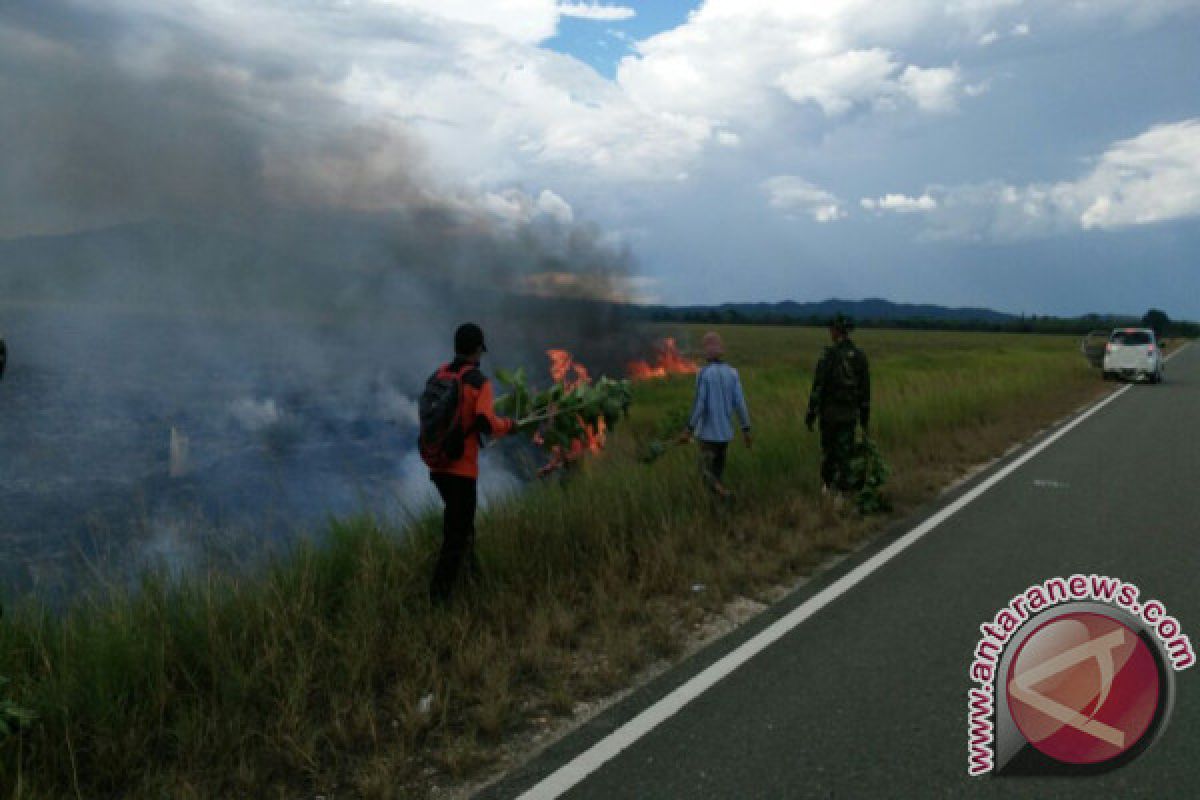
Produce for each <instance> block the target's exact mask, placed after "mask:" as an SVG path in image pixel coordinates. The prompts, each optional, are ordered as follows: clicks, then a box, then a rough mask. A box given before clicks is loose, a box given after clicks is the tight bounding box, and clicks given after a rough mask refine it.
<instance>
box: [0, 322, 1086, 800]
mask: <svg viewBox="0 0 1200 800" xmlns="http://www.w3.org/2000/svg"><path fill="white" fill-rule="evenodd" d="M672 332H674V333H676V334H678V336H679V338H680V341H681V343H682V344H683V345H684V346H685V347H686V346H687V345H689V344H692V345H695V344H698V341H699V337H700V334H701V333H702V331H701V330H699V329H696V328H679V329H672V330H669V331H667V330H660V331H659V333H672ZM722 332H723V334H724V335H725V337H726V340H727V344H728V347H729V359H730V361H731V362H732V363H733V364H734V365H735V366H737V367H739V369H740V371H741V374H742V376H743V380H744V383H745V387H746V393H747V397H748V401H749V404H750V410H751V414H752V417H753V421H754V428H755V435H756V439H755V443H754V448H753V450H752V451H747V450H746V449H745V448H744V447H742V446H741V443H740V442H738V443H735V444H734V445H733V446H732V447H731V455H730V464H729V468H728V472H727V479H728V483H729V485H730V486H731V487H733V488H734V489H735V490H737V493H738V498H737V502H736V504H734V505H733V506H732V507H724V506H720V507H718V506H716V505H714V504H712V503H711V502H709V501H708V500H707V498H706V497H705V495H704V493H703V492H702V489H701V486H700V481H699V477H698V473H697V467H696V463H695V453H694V451H693V450H692V449H691V448H683V447H680V448H675V449H673V450H672V451H671V452H670V453H669V454H668V455H667V456H665V457H664V458H662V459H661V460H659V461H658V462H656V463H655V464H653V465H649V466H647V465H643V464H640V463H638V461H637V458H636V456H637V453H638V450H639V447H641V446H642V444H644V441H645V439H646V438H647V437H649V436H650V435H651V433H652V431H653V430H654V429H655V427H656V425H657V424H658V422H659V420H660V419H661V418H662V417H663V416H664V415H665V414H668V413H669V412H671V411H672V410H675V409H678V408H685V407H686V406H687V405H688V403H689V402H690V396H691V390H692V379H690V378H687V377H683V378H675V379H670V380H666V381H659V382H650V383H644V384H638V385H637V389H636V400H635V404H634V408H633V413H632V416H631V418H630V421H629V424H628V425H626V426H625V427H623V428H622V429H620V430H619V431H618V432H617V434H616V435H615V436H614V437H612V439H611V441H610V446H609V449H608V451H607V452H606V453H605V454H603V455H602V456H600V457H598V458H596V459H594V460H593V461H592V462H590V463H588V464H586V465H584V466H583V467H581V468H580V469H579V470H578V474H576V475H574V476H572V478H571V479H570V480H569V481H566V482H563V483H561V484H559V483H557V482H555V483H546V484H543V485H535V486H532V487H530V489H529V490H528V491H527V492H525V493H523V494H522V495H520V496H519V497H517V498H515V499H514V500H513V501H511V502H510V503H508V504H506V505H503V506H500V507H495V508H492V509H491V510H490V511H489V512H488V513H487V514H486V515H484V516H483V518H482V519H481V521H480V522H481V524H480V527H479V548H480V555H481V560H482V561H483V564H484V570H485V580H484V582H483V583H482V584H481V585H479V586H477V587H475V588H474V589H473V590H472V592H471V594H470V596H469V597H467V598H466V600H465V602H461V603H460V604H458V605H457V606H455V607H453V608H451V609H449V610H446V611H434V610H431V609H430V608H429V606H428V601H427V600H426V587H427V581H428V576H429V572H430V565H431V559H432V555H433V553H434V550H435V548H436V545H437V537H438V532H437V523H436V521H435V520H433V519H426V520H423V521H419V522H417V523H415V524H414V525H413V526H412V527H411V528H410V529H409V530H407V531H405V532H401V531H394V530H387V529H381V528H380V527H378V526H377V525H375V524H374V523H372V522H371V521H369V520H361V519H360V520H350V521H345V522H341V523H339V524H337V525H335V526H334V529H333V531H332V533H331V536H330V540H329V542H328V543H327V544H326V545H325V546H322V547H320V548H314V547H308V548H304V549H300V550H299V551H298V552H296V553H295V554H294V555H293V556H291V557H289V558H287V559H286V560H283V561H281V562H279V563H277V564H275V565H274V566H272V567H271V568H270V569H268V570H266V571H265V572H264V574H262V575H260V576H258V577H256V578H253V579H250V580H242V581H240V582H238V581H234V580H233V579H229V578H224V577H221V576H218V575H210V576H204V577H198V578H195V579H193V580H190V581H187V582H185V583H183V584H182V585H180V584H178V583H169V582H167V581H164V580H159V579H156V578H154V577H147V579H146V580H145V582H144V585H143V586H142V587H141V588H140V590H139V591H138V592H136V593H134V594H133V595H123V594H113V593H107V594H103V595H97V596H95V597H93V598H91V599H90V600H87V601H84V602H81V603H80V604H79V605H78V606H76V607H75V608H74V609H73V610H71V611H70V612H69V613H67V614H66V615H65V616H62V617H54V616H51V615H49V614H46V613H43V612H41V611H38V610H37V609H36V608H32V607H28V606H27V607H22V608H16V609H8V612H9V613H8V614H7V616H6V617H5V618H4V619H3V620H2V621H0V675H6V676H8V677H10V678H11V679H12V684H11V685H10V686H9V687H6V688H0V693H7V694H8V696H10V697H12V698H13V699H15V700H16V701H17V702H18V703H19V704H20V705H22V706H25V707H28V708H31V709H33V710H34V711H36V712H37V714H38V715H39V717H38V720H37V721H36V723H35V724H33V725H32V726H31V727H30V728H29V729H28V730H27V731H26V732H25V733H24V734H22V735H20V736H16V737H9V738H8V739H5V740H3V741H0V794H2V795H3V796H6V797H14V798H16V797H21V798H25V797H30V798H32V797H39V798H40V797H63V796H79V797H88V798H91V797H99V796H122V797H124V796H138V797H168V796H169V797H197V798H199V797H218V796H246V797H276V796H277V797H305V796H307V797H311V796H314V795H317V794H320V795H324V796H326V797H381V798H382V797H408V796H424V795H425V794H427V793H428V791H429V788H430V786H432V785H434V784H441V785H445V784H449V783H453V782H455V781H459V780H462V779H466V778H468V777H471V776H474V775H478V774H479V773H480V772H481V771H482V770H484V769H485V768H488V767H489V766H494V765H495V763H496V759H497V758H498V753H499V752H500V748H499V745H500V743H501V742H503V741H505V740H506V739H507V738H509V737H511V736H512V735H514V734H516V733H519V732H521V731H528V730H531V729H535V728H537V727H538V726H541V725H544V724H545V723H546V721H547V720H552V719H554V718H559V717H562V716H565V715H569V714H570V713H571V712H572V710H573V708H574V707H575V706H576V704H577V703H578V702H580V701H581V700H587V699H590V698H596V697H599V696H602V695H604V694H606V693H609V692H611V691H613V690H614V689H616V688H618V687H620V686H622V685H624V684H625V683H626V682H627V681H628V680H629V679H630V677H631V676H632V675H633V674H634V673H635V672H637V671H638V670H640V669H642V668H644V667H645V666H647V665H648V664H650V663H651V662H655V661H657V660H661V659H670V658H672V657H675V656H677V655H678V654H679V652H680V648H681V647H682V646H683V644H684V642H685V640H686V638H687V635H688V632H689V631H690V630H691V629H692V627H693V626H694V625H695V624H696V623H697V622H698V621H700V620H701V619H703V618H704V616H705V614H706V613H709V612H711V611H715V610H718V609H721V608H722V607H723V606H724V605H725V604H726V603H727V602H728V601H729V600H731V599H733V598H735V597H738V596H748V597H757V596H760V595H761V594H762V593H764V592H766V591H767V590H768V589H770V588H772V587H777V586H779V585H781V584H782V585H788V584H790V583H792V582H794V580H795V579H796V578H797V577H798V576H800V575H802V574H804V573H805V572H806V571H807V570H809V569H811V568H812V566H813V565H815V564H816V563H818V562H819V561H820V560H821V559H822V558H824V557H825V556H826V555H827V554H829V553H830V552H833V551H840V550H845V549H847V548H850V547H852V546H853V545H854V544H855V543H856V542H857V541H859V540H861V539H862V538H863V537H864V536H867V535H869V534H870V533H871V532H872V531H874V530H877V529H878V528H879V527H880V526H881V525H883V524H885V523H886V522H888V520H889V518H882V517H873V518H866V519H863V518H861V517H859V516H858V515H857V514H855V513H853V512H850V511H839V510H835V509H834V508H833V507H832V506H831V505H830V504H829V503H827V502H823V501H821V500H820V499H819V493H818V491H817V490H818V478H817V463H818V451H817V441H816V436H815V435H814V434H810V433H808V432H807V431H806V430H805V429H804V427H803V423H802V419H803V414H804V406H805V403H806V399H807V392H808V385H809V381H810V379H811V369H812V366H813V364H814V363H815V361H816V358H817V356H818V354H819V352H820V348H821V346H822V345H823V344H824V342H825V339H826V334H825V333H824V331H820V330H814V329H805V328H766V327H744V328H728V329H724V330H723V331H722ZM855 339H856V341H857V342H858V343H859V345H860V346H861V347H862V348H863V349H864V350H865V351H866V352H867V354H868V355H869V357H870V361H871V366H872V373H873V383H874V392H873V394H874V412H873V416H872V427H873V429H874V430H873V435H874V436H875V438H876V440H877V442H878V443H879V445H880V447H881V449H882V451H883V452H884V454H885V456H886V457H887V459H888V461H889V462H890V464H891V466H892V468H893V471H894V472H893V478H892V481H891V483H890V484H889V486H888V493H889V497H890V499H891V501H892V502H893V504H894V505H895V509H896V510H895V512H894V515H898V514H903V513H905V512H909V511H911V510H913V509H914V508H915V507H916V506H918V505H919V504H921V503H922V502H925V501H928V500H929V499H930V498H932V497H933V496H934V495H935V494H936V493H937V492H938V491H939V490H940V489H941V488H942V487H943V486H945V485H946V484H947V483H948V482H950V481H951V480H953V479H954V478H956V477H958V476H960V475H961V474H962V473H963V472H964V471H965V470H966V469H967V468H968V467H970V466H971V465H974V464H977V463H979V462H981V461H984V460H987V459H989V458H992V457H994V456H997V455H999V454H1000V453H1002V452H1003V451H1004V450H1005V449H1006V448H1007V447H1008V446H1010V445H1011V444H1012V443H1014V442H1015V441H1018V440H1020V439H1023V438H1025V437H1027V436H1028V435H1030V434H1032V433H1033V432H1035V431H1036V430H1037V429H1039V428H1041V427H1043V426H1044V425H1046V424H1048V423H1050V422H1052V421H1053V420H1055V419H1058V418H1060V417H1062V416H1063V415H1064V414H1066V413H1068V412H1070V411H1072V410H1073V409H1075V408H1077V407H1078V406H1079V405H1081V404H1082V403H1084V402H1085V401H1087V400H1089V399H1092V398H1094V397H1096V396H1097V395H1098V394H1099V393H1100V392H1102V391H1104V390H1105V387H1104V385H1103V384H1102V383H1101V381H1100V378H1099V376H1098V375H1097V374H1095V373H1094V372H1093V371H1092V370H1090V369H1089V368H1088V367H1087V365H1086V363H1085V361H1084V360H1083V358H1082V357H1081V356H1080V355H1079V352H1078V349H1077V341H1076V339H1075V337H1054V336H1028V335H1025V336H1022V335H995V334H953V333H920V332H889V331H864V332H861V333H860V334H858V335H856V336H855ZM894 515H893V518H894ZM695 584H703V585H704V587H705V589H704V591H702V592H695V591H693V590H692V587H693V586H694V585H695ZM0 697H2V695H0ZM423 699H424V700H425V702H424V703H423V702H422V701H423Z"/></svg>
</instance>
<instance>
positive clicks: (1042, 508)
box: [481, 346, 1200, 800]
mask: <svg viewBox="0 0 1200 800" xmlns="http://www.w3.org/2000/svg"><path fill="white" fill-rule="evenodd" d="M1198 410H1200V347H1197V346H1192V347H1189V348H1187V349H1185V350H1183V351H1181V352H1180V353H1179V355H1178V356H1177V357H1176V358H1174V359H1172V360H1171V362H1170V363H1169V364H1168V368H1167V382H1166V383H1164V384H1162V385H1159V386H1141V385H1139V386H1134V387H1132V388H1131V389H1130V390H1129V391H1127V392H1125V393H1124V394H1123V395H1121V396H1120V397H1117V398H1116V399H1114V400H1113V401H1112V402H1111V403H1109V404H1108V405H1106V406H1105V407H1104V408H1102V409H1100V410H1099V411H1097V412H1096V413H1094V414H1092V415H1091V416H1090V417H1088V418H1087V419H1085V420H1083V421H1082V422H1080V423H1079V424H1078V425H1077V426H1076V427H1074V428H1073V429H1072V430H1070V431H1068V432H1067V433H1066V434H1065V435H1063V436H1062V437H1061V438H1060V439H1058V440H1057V441H1054V442H1053V443H1052V444H1050V445H1049V446H1047V447H1046V448H1045V449H1044V450H1043V451H1042V452H1040V453H1038V454H1037V455H1036V456H1034V457H1033V458H1031V459H1030V460H1028V461H1027V462H1026V463H1024V464H1023V465H1021V466H1019V467H1018V468H1016V469H1015V471H1013V472H1012V473H1011V474H1010V475H1008V476H1007V477H1005V478H1003V479H1002V480H1000V481H999V482H998V483H996V484H995V485H994V486H992V487H991V488H990V489H988V490H987V491H985V492H983V493H982V494H981V495H979V496H978V497H977V498H976V499H974V500H973V501H971V502H970V503H969V504H967V505H966V506H964V507H963V508H962V509H961V510H959V511H958V512H957V513H955V514H953V515H952V516H950V517H949V518H948V519H946V520H945V521H944V522H942V523H941V524H939V525H937V526H936V527H935V528H933V529H932V530H931V531H930V532H929V533H928V534H926V535H925V536H923V537H922V538H920V539H919V540H917V541H916V542H915V543H914V544H912V545H911V546H909V547H907V548H906V549H904V550H903V551H901V552H900V553H899V554H898V555H896V556H895V557H894V558H892V559H891V560H889V561H887V562H886V563H885V564H883V566H881V567H879V568H878V569H877V570H875V571H874V572H872V573H870V574H869V575H868V576H867V577H866V578H865V579H863V580H862V581H861V582H860V583H858V584H857V585H856V586H855V587H854V588H852V589H850V590H848V591H847V592H845V593H844V594H841V595H840V596H838V597H837V598H836V599H834V600H833V601H832V602H830V603H829V604H828V605H827V606H825V607H824V608H822V609H821V610H819V611H817V612H816V613H815V614H813V615H812V616H811V617H810V618H808V619H807V620H805V621H804V622H802V623H801V624H799V625H798V626H797V627H795V628H794V629H793V630H791V631H790V632H789V633H788V634H787V635H785V636H783V638H781V639H779V640H778V641H776V642H775V643H774V644H772V645H770V646H769V647H767V648H766V649H765V650H762V651H761V652H759V653H758V654H757V655H755V656H754V657H753V658H751V659H750V660H749V661H748V662H747V663H745V664H744V665H742V666H741V667H740V668H739V669H737V670H735V671H734V672H732V674H729V675H728V676H726V677H724V678H723V679H721V680H720V681H718V682H717V683H715V685H713V686H712V687H711V688H709V689H708V690H707V691H704V692H703V693H702V694H700V695H699V696H697V697H695V698H694V699H692V700H691V701H690V702H689V703H687V704H686V705H684V706H683V708H682V709H681V710H679V711H678V713H675V714H674V715H672V716H670V717H669V718H667V719H665V720H664V721H662V722H661V724H659V725H657V726H656V727H654V728H653V729H652V730H650V731H649V732H648V733H646V734H645V735H644V736H642V737H641V738H639V739H637V740H636V741H634V742H632V743H630V744H628V746H627V747H625V749H623V750H621V751H620V752H619V753H618V754H616V755H615V757H613V758H611V759H610V760H607V761H606V762H605V763H603V765H602V766H600V767H599V768H597V769H596V770H595V771H593V772H592V773H591V774H590V775H588V777H586V778H585V779H583V780H582V781H581V782H579V783H578V784H576V785H575V786H574V787H573V788H571V789H569V790H568V791H567V792H566V793H565V794H563V795H562V796H563V797H566V798H571V799H572V800H583V799H584V798H597V799H601V798H602V799H603V800H615V799H616V798H689V799H692V798H807V797H839V798H841V797H846V798H858V797H895V798H912V797H1087V798H1095V797H1153V798H1168V797H1194V796H1200V678H1198V677H1197V675H1200V668H1194V669H1191V670H1187V671H1184V672H1182V673H1178V674H1177V675H1176V679H1177V682H1176V688H1177V697H1176V703H1175V709H1174V713H1173V714H1172V716H1171V719H1170V721H1169V723H1168V726H1167V728H1166V730H1165V732H1164V734H1163V736H1162V738H1161V739H1160V740H1159V741H1158V742H1156V743H1155V744H1154V746H1153V747H1152V748H1151V749H1150V750H1149V751H1148V752H1147V753H1145V754H1143V755H1142V756H1141V758H1139V759H1137V760H1135V761H1134V762H1133V763H1131V764H1129V765H1127V766H1125V767H1123V768H1120V769H1117V770H1114V771H1112V772H1108V773H1105V774H1103V775H1097V776H1092V777H1087V778H1080V777H1057V778H1046V777H985V778H969V777H968V776H967V774H966V763H967V761H966V696H967V690H968V688H970V686H971V685H972V684H971V683H970V681H969V678H968V674H967V670H968V667H969V664H970V661H971V658H972V653H973V651H974V648H975V645H976V642H977V641H978V639H979V625H980V623H982V622H985V621H989V620H991V619H992V617H993V616H994V614H995V613H996V611H997V610H998V609H1000V608H1001V607H1003V606H1004V605H1005V604H1006V603H1007V602H1008V601H1009V599H1010V598H1011V597H1012V596H1013V595H1014V594H1016V593H1018V592H1020V591H1022V590H1023V589H1025V587H1027V586H1029V585H1031V584H1034V583H1038V582H1040V581H1043V580H1045V579H1047V578H1050V577H1053V576H1058V575H1064V576H1066V575H1071V574H1073V573H1083V574H1085V575H1086V574H1088V573H1093V572H1094V573H1097V574H1103V575H1110V576H1115V577H1120V578H1122V579H1124V580H1126V581H1129V582H1133V583H1135V584H1137V585H1138V586H1139V587H1141V589H1142V592H1143V595H1142V596H1143V599H1144V598H1147V597H1156V598H1158V599H1160V600H1161V601H1162V602H1163V603H1164V604H1165V606H1166V608H1167V610H1168V611H1169V612H1170V613H1171V614H1173V615H1174V616H1176V617H1177V618H1178V619H1179V620H1180V621H1181V623H1182V625H1183V630H1184V632H1185V633H1188V634H1190V636H1191V638H1192V640H1193V642H1194V644H1195V646H1198V647H1200V591H1197V574H1198V573H1197V567H1198V566H1200V541H1198V540H1200V491H1198V489H1200V414H1197V411H1198ZM1051 435H1053V431H1051V432H1048V433H1047V434H1046V436H1051ZM1031 446H1033V443H1031ZM1019 457H1020V454H1019V453H1018V454H1015V455H1014V456H1012V457H1010V459H1009V461H1008V462H1006V463H1012V461H1013V460H1014V459H1017V458H1019ZM1004 467H1005V463H1002V464H999V465H997V466H996V467H994V468H993V470H992V471H991V474H993V475H994V474H995V473H996V472H997V471H1000V470H1003V469H1004ZM988 477H989V475H988V474H984V475H981V476H979V477H977V478H976V479H975V480H974V481H973V482H972V483H971V484H969V485H967V486H964V487H962V488H961V489H959V490H958V491H957V492H956V493H955V494H953V495H951V496H949V497H947V498H945V499H944V500H943V501H942V505H943V506H944V505H946V504H949V503H951V502H953V501H954V500H955V499H956V498H958V497H962V496H963V495H964V494H965V493H968V492H970V491H971V490H972V487H978V486H979V485H980V484H981V483H982V482H984V481H987V480H988ZM936 511H937V509H930V510H929V512H928V513H929V514H931V515H932V514H934V513H936ZM919 522H920V520H915V521H912V522H910V523H909V524H908V526H906V528H905V530H907V529H910V528H912V527H913V526H914V525H916V524H919ZM903 533H904V530H899V531H897V532H896V533H895V534H893V535H892V536H891V537H890V539H889V537H885V539H884V541H880V542H878V543H876V544H875V545H874V546H873V547H872V548H871V549H870V550H868V551H865V552H863V553H861V554H858V555H857V556H855V557H854V558H852V559H850V560H848V562H847V563H844V564H842V565H840V566H839V567H838V569H836V570H835V571H833V572H831V573H830V574H829V575H827V576H825V577H824V578H823V579H821V580H819V581H817V582H815V583H814V584H813V585H810V586H807V587H805V589H804V590H803V591H801V592H798V593H797V594H796V595H795V596H794V597H791V598H789V599H788V600H786V601H784V602H783V603H782V604H781V605H780V606H779V607H778V608H774V609H772V610H771V611H770V612H768V613H766V614H764V615H762V618H760V619H756V620H755V621H754V622H753V623H751V624H749V625H747V626H745V627H744V628H743V629H740V630H739V631H738V632H736V633H735V634H733V635H732V636H730V637H727V638H726V639H725V640H722V641H721V642H718V643H717V644H715V645H714V646H712V647H710V648H708V649H707V650H705V651H703V652H701V653H699V654H698V655H697V656H695V657H693V658H692V659H690V660H688V661H687V662H685V663H684V664H682V665H680V667H678V668H677V669H675V670H672V671H671V672H669V673H667V674H666V675H664V676H662V677H661V678H660V679H658V680H656V681H654V682H653V683H651V684H650V685H649V686H646V687H644V688H643V689H641V690H639V691H637V692H635V693H634V694H633V695H632V696H631V697H630V698H628V699H627V700H626V701H624V702H623V703H621V704H619V705H618V706H616V707H615V708H613V709H611V710H610V711H609V712H607V713H605V714H603V715H601V716H600V717H598V718H597V719H595V720H594V721H592V722H591V723H589V724H587V725H586V726H584V727H583V728H581V729H580V730H579V731H577V732H576V733H575V734H573V735H571V736H569V737H567V738H566V739H564V740H563V741H561V742H559V743H558V744H556V745H555V746H553V747H552V748H550V749H549V750H548V751H546V752H545V753H544V754H543V755H542V756H540V757H539V758H537V759H535V760H534V761H533V762H532V763H530V764H528V765H527V766H525V767H523V768H521V769H519V770H517V771H515V772H514V773H513V774H512V775H510V776H509V777H508V778H507V779H506V780H505V781H504V782H502V783H500V784H498V785H496V786H494V787H492V788H491V789H489V790H487V791H485V792H483V793H482V794H481V797H483V798H498V797H517V796H519V795H521V794H522V792H524V791H526V790H528V789H529V788H530V787H533V786H535V785H536V784H538V783H539V782H540V781H542V780H543V779H545V778H546V777H547V776H549V775H551V774H552V773H554V772H555V771H556V770H557V769H558V768H559V767H561V766H562V765H564V764H567V763H570V762H572V760H573V759H574V758H575V757H576V756H578V755H580V754H585V753H588V752H592V753H595V752H596V751H595V750H593V749H592V748H593V746H594V745H595V744H596V743H597V742H600V741H601V740H603V739H604V737H605V736H606V735H608V734H609V733H611V732H612V731H614V730H616V729H618V728H619V727H620V726H622V725H623V724H625V723H626V722H628V721H630V720H631V719H634V718H635V717H637V716H638V714H639V713H640V712H642V711H644V710H645V709H647V708H653V707H654V706H655V703H656V702H657V701H659V700H660V699H662V698H663V697H664V696H666V695H668V694H669V693H670V692H671V691H672V690H673V689H676V688H677V687H679V686H681V685H684V684H686V683H687V681H688V680H689V678H692V677H693V676H695V675H697V674H698V673H700V672H701V671H702V670H703V669H704V668H705V667H707V666H709V665H711V664H713V663H714V662H717V661H718V659H720V658H721V657H722V656H724V655H726V654H727V653H730V652H732V651H735V650H736V648H738V646H739V645H741V644H742V643H744V642H746V641H747V640H749V639H750V638H751V637H753V636H754V635H755V634H756V633H758V632H760V631H762V630H763V629H764V628H766V627H767V626H768V625H770V624H771V623H772V622H774V621H776V620H778V619H780V618H781V617H783V616H784V615H786V614H787V613H788V612H789V611H791V610H792V609H794V608H796V607H797V606H799V605H801V604H802V603H804V602H805V601H806V600H809V599H810V598H812V597H813V596H814V595H815V594H816V593H818V592H820V591H821V590H822V589H823V588H825V587H827V586H829V585H831V584H832V583H833V582H834V581H836V580H837V579H838V578H839V577H841V576H844V575H846V574H849V573H852V572H853V570H854V569H855V568H856V567H857V566H858V565H860V564H862V563H863V562H864V561H866V560H867V559H869V558H870V557H871V556H872V555H874V554H877V553H878V552H879V551H880V550H881V549H883V548H885V547H886V546H887V545H888V544H889V541H893V542H894V541H895V539H896V537H898V536H900V535H902V534H903ZM543 786H544V785H543Z"/></svg>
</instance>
